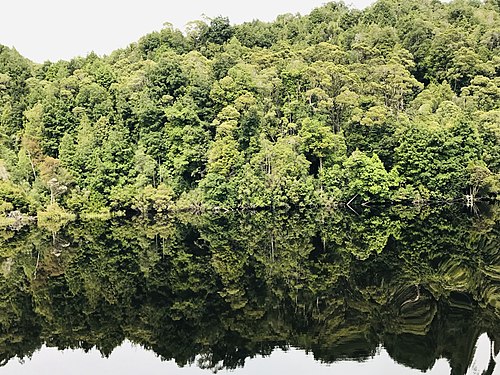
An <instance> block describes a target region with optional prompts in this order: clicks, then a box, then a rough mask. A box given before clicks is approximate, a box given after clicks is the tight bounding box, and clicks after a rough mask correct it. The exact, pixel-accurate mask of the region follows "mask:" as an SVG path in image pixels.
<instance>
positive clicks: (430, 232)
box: [0, 206, 500, 374]
mask: <svg viewBox="0 0 500 375" xmlns="http://www.w3.org/2000/svg"><path fill="white" fill-rule="evenodd" d="M499 212H500V209H499V208H498V206H487V207H484V208H483V209H482V210H481V211H480V212H478V213H475V214H471V213H468V212H467V211H466V210H463V209H462V208H461V207H455V206H446V207H434V208H433V207H420V208H418V209H400V208H397V207H393V208H390V209H387V210H383V211H379V212H374V211H369V210H365V211H361V212H359V214H358V215H355V214H348V213H345V212H334V213H328V214H326V213H324V212H310V211H305V212H286V213H276V212H275V213H270V212H257V213H252V214H223V215H222V214H221V215H213V214H211V215H200V216H192V215H180V216H175V217H172V218H168V219H162V220H156V221H145V220H142V219H139V218H136V219H134V220H129V221H104V222H103V221H94V222H86V223H82V222H75V223H72V224H70V225H68V226H66V227H63V228H56V229H57V230H56V229H54V230H47V229H37V228H24V229H22V230H21V231H19V232H11V231H4V232H2V233H1V236H0V265H1V273H0V275H1V280H0V288H1V297H0V304H1V305H2V308H1V309H0V355H1V358H0V361H1V364H2V366H1V367H0V371H6V370H7V369H8V368H9V366H12V363H15V362H17V361H18V359H25V360H26V363H27V364H28V363H29V360H27V359H28V358H29V357H30V356H33V359H34V360H35V359H36V358H37V356H38V355H39V354H40V353H44V352H45V351H46V350H52V349H51V348H59V349H61V350H62V349H82V350H83V351H91V352H92V351H98V352H99V355H102V356H104V357H108V356H109V358H112V357H113V354H112V353H114V352H115V351H118V352H120V350H123V345H125V346H127V345H129V346H130V344H129V343H130V342H132V343H134V344H135V345H136V346H137V347H139V348H143V349H140V350H141V351H142V350H144V352H146V353H154V356H157V357H158V359H160V361H157V362H159V363H163V364H165V363H167V362H165V361H174V362H175V363H176V364H177V365H179V366H187V365H192V366H191V367H187V368H196V369H201V370H204V371H205V372H207V371H208V373H209V372H210V371H223V370H232V369H238V371H243V370H245V369H246V368H248V363H251V362H252V361H256V359H252V358H260V357H262V356H264V357H265V358H263V359H262V361H264V362H265V363H267V365H265V366H270V365H271V362H272V361H271V360H272V359H273V358H274V357H276V356H277V354H276V353H281V351H282V350H285V349H290V348H294V349H292V350H289V351H288V352H287V354H286V355H287V356H288V355H289V354H290V353H292V354H293V356H295V357H294V358H302V359H303V358H308V356H307V355H306V353H309V355H311V356H312V357H313V358H314V360H315V362H313V363H317V364H318V365H320V364H321V366H325V365H327V366H337V365H341V364H346V363H348V364H350V365H351V366H358V368H359V370H355V369H353V370H350V371H351V372H354V373H356V371H359V373H365V371H372V370H373V369H374V368H375V367H374V368H370V369H369V370H367V367H366V366H367V364H372V363H376V361H377V360H380V358H385V360H387V361H390V363H392V364H393V365H394V366H396V367H395V368H398V367H397V366H402V367H401V368H405V369H415V370H417V371H432V372H430V373H451V374H466V373H467V372H468V371H471V369H473V368H476V369H480V370H481V371H483V370H484V371H490V372H489V373H494V372H493V371H494V369H495V367H494V366H495V358H497V357H498V352H499V350H500V246H499V236H498V234H499V225H498V217H499ZM40 348H44V349H43V350H42V351H41V352H39V351H38V350H39V349H40ZM135 350H137V349H135ZM278 357H279V355H278ZM162 361H164V362H162ZM266 361H267V362H266ZM270 361H271V362H270ZM287 361H292V359H290V358H289V357H287V359H286V360H284V362H283V361H281V363H282V365H284V364H285V362H287ZM264 362H263V363H264ZM151 363H153V362H151ZM276 363H279V360H278V362H276ZM151 366H153V367H154V365H153V364H152V365H151ZM363 366H365V367H363ZM371 366H375V365H371ZM474 366H475V367H474ZM23 368H24V369H27V368H28V367H27V366H25V367H23ZM385 368H390V367H388V366H385ZM25 371H27V370H25ZM182 371H185V370H184V369H183V370H182ZM245 371H248V370H245ZM497 371H498V370H497ZM9 373H10V372H9ZM26 373H28V372H26ZM410 373H412V372H410ZM485 373H488V372H485Z"/></svg>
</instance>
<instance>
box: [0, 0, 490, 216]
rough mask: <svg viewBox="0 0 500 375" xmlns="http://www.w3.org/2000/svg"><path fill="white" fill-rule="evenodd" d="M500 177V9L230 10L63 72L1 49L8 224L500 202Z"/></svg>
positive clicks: (467, 5) (418, 5)
mask: <svg viewBox="0 0 500 375" xmlns="http://www.w3.org/2000/svg"><path fill="white" fill-rule="evenodd" d="M0 42H1V41H0ZM499 177H500V3H499V1H498V0H487V1H483V2H481V1H476V0H456V1H452V2H450V3H446V4H445V3H441V2H439V1H437V0H417V1H413V0H411V1H410V0H380V1H378V2H377V3H375V4H374V5H373V6H371V7H369V8H367V9H365V10H364V11H359V10H356V9H351V8H349V7H347V6H346V5H344V4H343V3H328V4H326V5H324V6H323V7H320V8H317V9H315V10H313V11H312V12H311V13H310V14H309V15H306V16H299V15H292V14H286V15H282V16H279V17H278V18H277V19H276V20H275V21H274V22H271V23H265V22H260V21H253V22H249V23H244V24H241V25H232V24H231V23H230V21H229V20H228V19H227V18H224V17H222V16H221V17H217V18H214V19H209V20H206V21H196V22H193V23H192V24H191V25H190V27H189V29H188V31H187V32H186V33H182V32H180V31H179V30H175V29H173V28H171V27H165V28H164V29H163V30H161V31H158V32H153V33H151V34H149V35H146V36H144V37H143V38H141V39H140V40H139V41H138V42H136V43H133V44H131V45H130V46H128V47H127V48H124V49H121V50H117V51H115V52H113V53H112V54H111V55H110V56H105V57H99V56H97V55H95V54H90V55H88V56H87V57H85V58H83V57H77V58H74V59H73V60H71V61H59V62H56V63H52V62H46V63H44V64H35V63H32V62H31V61H29V60H28V59H26V58H24V57H22V56H20V55H19V53H17V52H16V50H15V49H11V48H7V47H5V46H0V213H3V214H8V213H9V212H12V211H20V212H22V213H25V214H33V213H35V212H37V211H44V210H47V209H48V210H49V211H50V210H56V208H57V210H61V209H64V210H65V211H68V212H79V213H96V212H109V211H122V212H123V211H128V212H141V213H143V214H146V213H150V212H166V211H168V210H172V209H182V208H190V207H191V208H193V207H195V208H199V209H203V208H213V207H220V208H227V209H232V208H274V207H295V206H332V205H336V204H338V203H342V202H348V201H351V200H352V201H353V202H354V203H368V202H371V203H378V202H380V203H384V202H402V203H411V202H422V201H429V200H454V199H463V197H464V196H465V195H469V196H470V197H471V198H475V197H490V198H493V199H494V198H495V197H496V196H497V195H498V191H499V184H500V183H499V180H500V178H499Z"/></svg>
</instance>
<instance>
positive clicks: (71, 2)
mask: <svg viewBox="0 0 500 375" xmlns="http://www.w3.org/2000/svg"><path fill="white" fill-rule="evenodd" d="M326 2H327V1H325V0H250V1H248V0H247V1H229V0H176V1H171V0H163V1H161V0H140V1H137V0H135V1H131V0H121V1H119V0H86V1H75V0H43V1H42V0H4V1H2V4H1V6H0V12H1V18H0V44H3V45H6V46H8V47H15V48H16V49H17V50H18V51H19V52H20V53H21V54H22V55H23V56H25V57H27V58H29V59H31V60H33V61H36V62H43V61H45V60H51V61H57V60H59V59H65V60H67V59H71V58H72V57H75V56H78V55H83V56H85V55H86V54H87V53H89V52H91V51H94V52H96V53H97V54H99V55H102V54H109V53H110V52H112V51H113V50H115V49H117V48H122V47H126V46H127V45H129V44H130V43H132V42H135V41H137V40H138V39H139V38H140V37H141V36H143V35H145V34H147V33H149V32H151V31H154V30H160V29H161V28H162V27H163V24H164V23H165V22H170V23H172V24H173V25H174V27H175V28H178V29H181V30H184V27H185V25H186V23H188V22H189V21H193V20H198V19H201V18H202V15H203V14H205V15H206V16H208V17H216V16H219V15H222V16H227V17H229V20H230V21H231V23H233V24H235V23H241V22H244V21H251V20H253V19H260V20H263V21H272V20H274V19H275V18H276V16H277V15H279V14H284V13H300V14H307V13H309V12H310V11H311V10H312V9H313V8H315V7H318V6H321V5H322V4H324V3H326ZM373 2H374V1H373V0H350V1H349V0H346V1H345V3H346V4H348V5H351V6H353V7H356V8H359V9H362V8H364V7H366V6H367V5H370V4H371V3H373Z"/></svg>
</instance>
